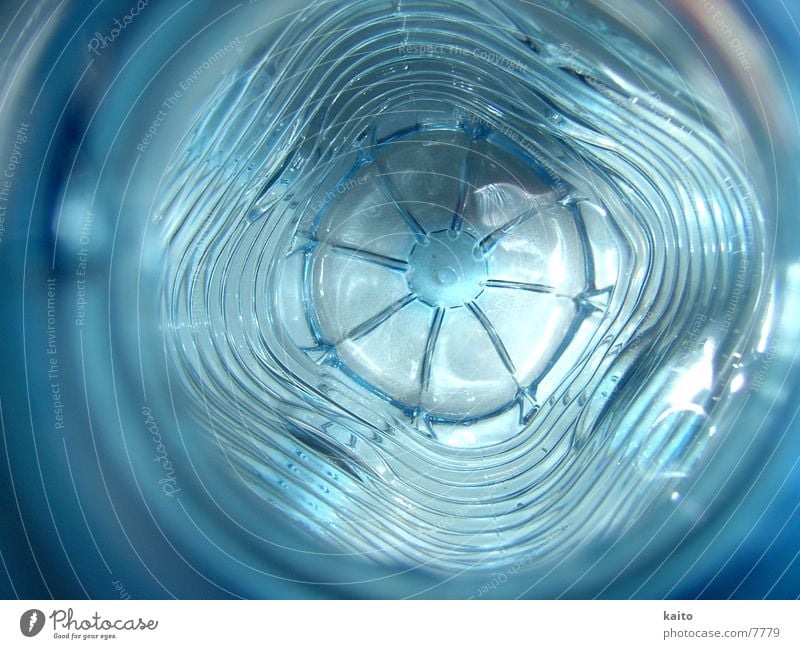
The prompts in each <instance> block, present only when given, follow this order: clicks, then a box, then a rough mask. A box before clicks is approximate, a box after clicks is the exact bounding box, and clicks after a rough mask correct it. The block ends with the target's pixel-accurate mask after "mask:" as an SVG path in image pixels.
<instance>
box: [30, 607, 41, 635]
mask: <svg viewBox="0 0 800 649" xmlns="http://www.w3.org/2000/svg"><path fill="white" fill-rule="evenodd" d="M38 619H39V616H38V615H37V614H36V611H34V612H33V613H31V617H30V619H29V620H28V631H33V625H34V624H36V620H38Z"/></svg>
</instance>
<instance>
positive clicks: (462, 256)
mask: <svg viewBox="0 0 800 649" xmlns="http://www.w3.org/2000/svg"><path fill="white" fill-rule="evenodd" d="M477 245H478V242H477V241H476V240H475V238H474V237H473V236H472V235H470V234H468V233H466V232H462V233H460V234H459V235H458V236H457V237H455V238H454V237H453V236H452V234H451V233H450V232H448V231H447V230H442V231H439V232H433V233H431V234H429V235H428V238H427V240H426V241H425V243H424V244H423V243H418V244H417V245H415V246H414V248H413V249H412V251H411V256H410V259H409V271H408V276H407V277H408V287H409V289H410V290H411V292H412V293H414V294H415V295H416V296H417V297H418V298H419V299H420V300H422V301H423V302H426V303H427V304H430V305H432V306H447V307H455V306H461V305H462V304H466V303H467V302H470V301H471V300H474V299H475V298H476V297H478V295H480V293H481V291H482V290H483V282H484V280H485V279H486V260H485V259H483V257H482V256H481V255H480V254H479V251H478V254H476V248H477Z"/></svg>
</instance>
